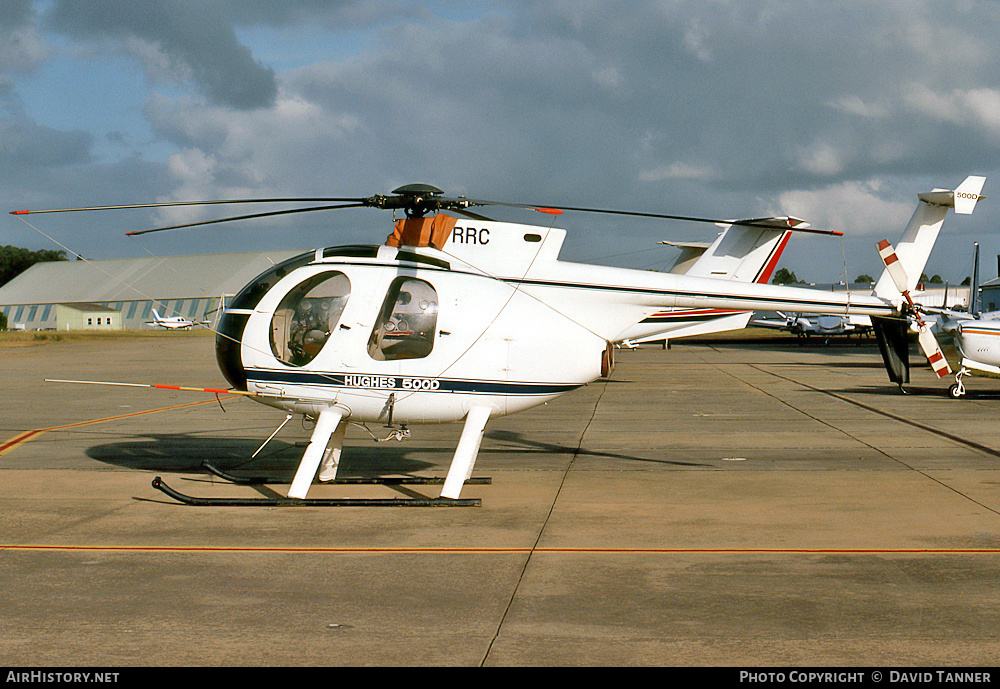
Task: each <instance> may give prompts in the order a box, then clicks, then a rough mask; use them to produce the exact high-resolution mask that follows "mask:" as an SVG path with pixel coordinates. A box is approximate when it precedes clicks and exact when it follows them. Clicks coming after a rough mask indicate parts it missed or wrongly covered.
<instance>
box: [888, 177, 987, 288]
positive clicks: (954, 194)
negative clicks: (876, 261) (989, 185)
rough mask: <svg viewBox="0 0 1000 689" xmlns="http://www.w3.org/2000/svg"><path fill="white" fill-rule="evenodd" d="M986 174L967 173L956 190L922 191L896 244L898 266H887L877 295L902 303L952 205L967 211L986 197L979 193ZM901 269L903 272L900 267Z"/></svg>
mask: <svg viewBox="0 0 1000 689" xmlns="http://www.w3.org/2000/svg"><path fill="white" fill-rule="evenodd" d="M985 182H986V178H985V177H975V176H971V177H967V178H966V179H965V181H964V182H962V184H960V185H959V186H958V188H957V189H955V190H954V191H948V190H945V189H935V190H934V191H930V192H925V193H923V194H919V195H918V198H919V199H920V201H919V203H918V204H917V209H916V211H914V213H913V217H911V218H910V222H909V223H908V224H907V226H906V229H905V230H904V231H903V236H902V238H901V239H900V240H899V243H898V244H897V245H896V246H895V253H896V260H897V261H898V266H893V267H890V266H887V267H886V269H885V270H884V271H882V275H881V277H880V278H879V280H878V282H877V283H876V284H875V290H874V294H875V296H878V297H882V298H883V299H886V300H888V301H891V302H893V303H895V304H897V305H899V304H901V303H902V301H901V297H902V292H907V291H913V290H914V289H915V288H916V286H917V283H918V282H919V281H920V275H921V273H923V271H924V266H925V265H926V264H927V258H928V257H929V256H930V253H931V250H932V249H933V248H934V243H935V242H936V241H937V237H938V233H940V231H941V226H942V225H943V224H944V218H945V216H946V215H947V213H948V209H949V208H954V209H955V212H956V213H961V214H963V215H968V214H970V213H972V211H973V210H974V209H975V207H976V203H977V202H978V201H979V200H980V199H982V198H984V197H983V196H981V195H980V192H981V191H982V189H983V184H984V183H985ZM900 268H901V269H902V272H900V270H899V269H900ZM891 270H895V271H896V272H897V273H900V274H905V276H906V285H905V287H906V289H901V287H902V286H901V285H899V284H898V275H897V278H896V279H895V280H894V279H893V275H892V272H891Z"/></svg>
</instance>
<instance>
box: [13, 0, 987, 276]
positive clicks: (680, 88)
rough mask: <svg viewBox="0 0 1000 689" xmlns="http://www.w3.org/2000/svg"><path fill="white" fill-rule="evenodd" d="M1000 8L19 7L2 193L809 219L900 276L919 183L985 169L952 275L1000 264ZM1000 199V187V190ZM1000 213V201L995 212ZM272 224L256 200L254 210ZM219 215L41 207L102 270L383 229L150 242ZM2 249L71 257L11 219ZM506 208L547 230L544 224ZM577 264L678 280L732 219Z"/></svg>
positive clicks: (33, 201) (369, 0) (100, 3)
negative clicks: (680, 252)
mask: <svg viewBox="0 0 1000 689" xmlns="http://www.w3.org/2000/svg"><path fill="white" fill-rule="evenodd" d="M998 28H1000V2H997V1H995V0H994V1H990V2H986V1H983V2H975V1H968V2H948V1H942V0H895V1H894V2H891V3H889V2H884V1H883V0H872V1H866V0H852V1H850V2H841V1H839V0H816V1H810V0H754V1H753V2H749V1H747V2H737V1H735V0H691V1H688V0H662V1H660V2H653V1H641V0H637V1H635V2H627V3H623V2H600V1H598V0H549V1H538V2H530V1H526V0H518V1H516V2H508V1H506V0H490V1H489V2H476V1H474V0H461V1H458V2H445V1H439V2H430V1H428V2H405V1H403V0H396V1H392V0H356V1H352V0H282V1H280V2H275V1H274V0H143V2H135V1H134V0H88V1H87V2H79V1H73V0H3V2H2V3H0V175H2V182H3V183H2V186H0V205H2V207H3V209H4V210H17V209H22V208H32V209H39V208H53V207H57V208H58V207H76V206H90V205H104V204H118V203H147V202H154V201H173V200H193V199H212V198H258V197H269V196H315V195H319V196H367V195H371V194H375V193H383V192H388V191H391V190H392V189H394V188H396V186H399V185H401V184H406V183H410V182H424V183H429V184H434V185H436V186H438V187H441V188H442V189H444V190H445V191H446V192H447V193H449V194H466V195H469V196H472V197H476V198H489V199H496V200H500V201H509V202H514V203H538V204H551V205H572V206H587V207H604V208H610V209H616V210H636V211H643V212H654V213H670V214H680V215H696V216H707V217H721V218H732V217H751V216H758V215H761V214H780V215H786V214H790V215H795V216H797V217H801V218H804V219H805V220H807V221H809V222H810V223H812V224H813V225H814V226H815V227H822V228H828V229H836V230H843V231H844V232H846V233H847V234H846V236H845V237H844V238H843V239H842V240H841V239H834V238H827V237H796V238H795V239H794V240H793V244H792V245H790V247H789V249H788V251H787V252H786V257H785V259H784V261H783V262H782V265H784V266H785V267H788V268H790V269H791V270H794V271H795V272H796V274H797V275H798V276H799V277H800V278H806V279H809V280H813V281H817V282H827V281H833V280H837V279H842V278H843V277H844V276H845V274H846V276H847V277H849V278H853V277H855V276H856V275H858V274H860V273H869V274H872V275H877V274H878V272H879V269H880V265H881V264H880V263H879V261H878V256H877V254H876V252H875V248H874V245H875V242H876V241H878V240H879V239H882V238H883V237H887V238H889V239H890V240H895V239H896V238H898V236H899V233H900V231H901V230H902V227H903V226H904V225H905V223H906V221H907V220H908V219H909V216H910V215H911V213H912V211H913V208H914V206H915V204H916V194H917V192H920V191H926V190H930V189H932V188H934V187H944V188H949V189H950V188H954V187H955V186H956V185H958V184H959V183H960V182H961V181H962V180H963V179H964V178H965V176H966V175H969V174H980V175H985V176H987V183H986V188H985V190H984V193H985V194H987V195H988V196H991V198H989V199H987V200H986V201H985V202H983V203H981V204H980V206H979V208H978V209H977V212H976V213H975V214H974V215H973V216H959V217H956V216H954V215H950V216H949V219H948V221H947V224H946V228H945V232H944V233H943V235H942V237H941V239H940V240H939V242H938V245H937V247H936V249H935V251H934V254H933V255H932V256H931V260H930V262H929V264H928V269H927V272H928V273H929V274H934V273H937V274H940V275H941V276H942V277H944V278H945V279H947V280H950V281H959V280H961V279H962V278H963V277H965V276H966V275H969V274H970V273H971V267H972V245H973V242H976V241H978V242H980V244H981V246H982V251H983V268H982V271H983V276H984V279H988V278H992V277H995V276H996V270H997V267H996V263H997V261H996V260H995V259H994V256H996V255H997V254H1000V237H998V233H1000V223H998V220H1000V191H997V192H996V193H995V196H994V195H993V194H994V192H993V189H992V187H993V186H995V185H1000V156H998V153H1000V67H998V65H1000V42H998V41H997V40H996V36H997V35H998ZM997 188H998V190H1000V186H998V187H997ZM994 199H995V200H994ZM247 210H248V209H246V208H240V211H241V212H246V211H247ZM215 212H217V211H208V210H204V209H187V210H185V211H183V212H180V211H171V212H167V211H162V210H160V211H117V212H114V213H100V214H97V213H84V214H73V215H71V216H67V215H39V216H35V217H32V218H29V220H30V222H31V223H32V224H33V225H34V226H35V227H36V228H38V230H41V231H43V232H45V233H46V234H48V235H50V236H51V237H53V238H54V239H56V240H57V241H59V242H61V243H63V244H65V245H66V246H68V247H69V248H70V249H71V250H73V251H75V252H78V253H81V254H83V255H85V256H87V257H92V258H111V257H119V256H142V255H148V254H149V253H153V254H155V255H170V254H188V253H201V252H225V251H237V250H246V249H266V248H293V249H297V248H301V249H309V248H312V247H315V246H320V245H332V244H339V243H356V242H369V243H374V242H380V241H382V240H383V239H384V238H385V236H386V235H387V234H388V231H389V229H390V223H391V217H389V216H388V214H387V213H386V212H383V211H375V210H370V209H364V210H358V211H346V212H345V211H341V212H338V213H333V214H330V213H325V214H310V215H297V216H292V217H291V218H287V217H286V218H284V219H282V220H280V221H270V222H269V221H254V222H247V223H239V224H228V225H215V226H209V228H205V229H200V230H180V231H173V232H165V233H161V234H157V235H152V236H147V237H144V238H140V239H130V238H126V237H125V236H124V232H126V231H128V230H133V229H145V228H148V227H155V226H157V225H159V224H163V223H170V222H173V221H175V220H181V219H185V220H186V219H195V218H200V217H209V213H215ZM3 217H5V218H6V220H4V221H3V222H4V225H3V229H2V232H0V244H14V245H17V246H29V247H32V248H55V247H54V245H53V244H52V243H51V242H50V241H49V240H48V239H46V238H45V237H43V236H42V235H41V234H39V233H38V232H36V231H35V230H33V229H32V228H30V227H28V226H26V225H25V224H24V223H22V222H21V221H19V220H17V219H16V218H14V217H13V216H7V215H4V216H3ZM498 217H499V218H500V219H508V220H515V221H520V222H540V223H544V222H546V221H547V220H548V217H547V216H539V215H538V214H532V213H529V212H525V211H505V212H504V213H499V214H498ZM557 222H558V224H559V225H560V226H562V227H565V228H566V229H567V230H568V231H569V233H570V236H569V239H568V241H567V246H566V248H565V249H564V252H563V257H564V258H568V259H572V260H593V259H600V260H601V261H602V262H606V263H609V264H613V265H626V266H631V267H639V268H659V267H663V266H664V264H665V263H667V262H669V259H670V258H671V257H672V254H671V253H669V251H670V250H668V249H663V248H657V247H656V242H657V241H658V240H661V239H669V240H707V239H709V238H711V237H713V236H714V234H715V232H716V230H715V228H713V227H712V226H711V225H701V224H680V223H669V222H657V221H649V220H643V221H625V220H623V219H621V218H618V217H610V216H599V217H595V216H589V215H580V214H567V215H564V216H562V217H561V218H559V219H558V221H557Z"/></svg>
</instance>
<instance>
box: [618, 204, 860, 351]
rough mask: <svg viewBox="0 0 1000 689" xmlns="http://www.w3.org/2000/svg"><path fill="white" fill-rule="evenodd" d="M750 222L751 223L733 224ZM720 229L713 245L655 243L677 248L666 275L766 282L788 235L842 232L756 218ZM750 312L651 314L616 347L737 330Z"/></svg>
mask: <svg viewBox="0 0 1000 689" xmlns="http://www.w3.org/2000/svg"><path fill="white" fill-rule="evenodd" d="M736 222H739V223H753V224H752V225H744V224H735V223H736ZM716 224H717V225H718V226H719V227H721V228H723V230H722V232H721V233H719V236H718V237H716V239H715V241H714V242H711V243H699V242H666V241H663V242H659V243H660V244H666V245H668V246H673V247H676V248H678V249H680V250H681V253H680V255H679V256H678V257H677V259H676V260H675V261H674V264H673V266H672V267H671V268H670V270H669V272H670V273H673V274H675V275H686V276H689V277H709V278H715V279H721V280H735V281H737V282H755V283H757V284H761V285H763V284H767V282H768V281H769V280H770V279H771V274H772V273H773V272H774V268H775V266H777V265H778V260H779V259H780V258H781V253H782V252H783V251H784V250H785V246H786V245H787V244H788V240H789V238H791V236H792V232H811V233H814V234H829V235H837V236H839V235H842V234H843V232H839V231H828V230H813V229H809V223H807V222H804V221H802V220H799V219H797V218H790V217H780V218H756V219H752V220H741V221H733V223H716ZM751 315H753V312H752V311H738V310H732V309H689V308H673V309H666V310H664V311H660V312H658V313H654V314H653V315H651V316H649V317H648V318H645V319H643V320H642V321H641V322H640V323H637V324H635V325H634V326H633V327H631V328H630V329H629V330H628V331H626V332H625V333H624V334H623V337H622V340H621V344H622V345H623V346H625V347H630V348H631V347H635V346H637V345H640V344H646V343H651V342H663V343H664V346H666V343H668V342H669V341H670V340H675V339H678V338H681V337H691V336H693V335H705V334H708V333H718V332H725V331H728V330H741V329H743V328H745V327H747V323H748V322H749V320H750V316H751Z"/></svg>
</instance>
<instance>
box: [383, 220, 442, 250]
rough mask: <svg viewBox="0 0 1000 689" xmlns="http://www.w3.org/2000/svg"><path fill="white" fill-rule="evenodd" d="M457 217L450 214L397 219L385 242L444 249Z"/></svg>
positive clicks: (396, 244) (389, 244) (391, 244)
mask: <svg viewBox="0 0 1000 689" xmlns="http://www.w3.org/2000/svg"><path fill="white" fill-rule="evenodd" d="M456 222H457V218H453V217H451V216H450V215H435V216H434V217H432V218H405V219H403V220H397V221H396V226H395V228H393V231H392V234H391V235H389V236H388V237H387V238H386V240H385V243H386V244H387V245H388V246H395V247H399V246H402V245H404V244H405V245H407V246H430V247H433V248H435V249H443V248H444V245H445V242H447V241H448V237H449V236H450V235H451V231H452V229H454V227H455V223H456Z"/></svg>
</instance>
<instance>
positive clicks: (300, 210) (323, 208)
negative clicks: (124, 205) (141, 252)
mask: <svg viewBox="0 0 1000 689" xmlns="http://www.w3.org/2000/svg"><path fill="white" fill-rule="evenodd" d="M366 206H368V204H366V203H347V204H342V205H338V206H312V207H310V208H289V209H286V210H283V211H270V212H267V213H251V214H250V215H233V216H228V217H225V218H216V219H215V220H201V221H198V222H189V223H183V224H181V225H170V226H168V227H154V228H152V229H149V230H135V231H133V232H126V233H125V236H127V237H135V236H137V235H140V234H149V233H150V232H163V231H165V230H179V229H181V228H183V227H199V226H201V225H214V224H217V223H224V222H233V221H235V220H252V219H253V218H270V217H274V216H276V215H292V214H293V213H310V212H312V211H332V210H338V209H341V208H363V207H366Z"/></svg>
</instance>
